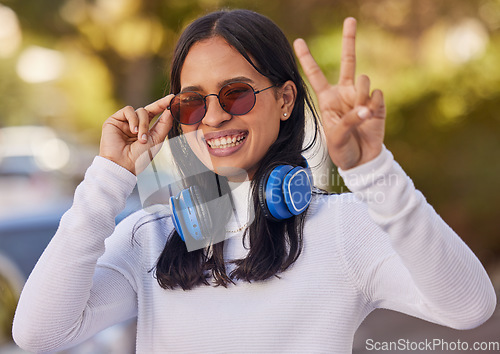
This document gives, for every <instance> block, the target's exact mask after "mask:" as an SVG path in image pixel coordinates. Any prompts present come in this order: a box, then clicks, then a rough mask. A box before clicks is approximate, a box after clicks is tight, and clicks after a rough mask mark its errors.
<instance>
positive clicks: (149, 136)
mask: <svg viewBox="0 0 500 354" xmlns="http://www.w3.org/2000/svg"><path fill="white" fill-rule="evenodd" d="M173 96H174V95H168V96H166V97H163V98H161V99H159V100H158V101H155V102H153V103H151V104H149V105H147V106H146V107H144V108H139V109H137V110H134V109H133V108H132V107H131V106H127V107H124V108H122V109H120V110H119V111H118V112H116V113H115V114H113V115H112V116H111V117H109V118H108V119H107V120H106V121H105V122H104V124H103V126H102V136H101V144H100V147H99V156H102V157H105V158H107V159H109V160H111V161H113V162H115V163H117V164H118V165H120V166H122V167H124V168H126V169H127V170H129V171H130V172H132V173H133V174H135V175H138V174H139V173H141V172H142V171H143V170H144V169H145V168H146V166H147V165H148V164H149V162H150V161H151V159H152V158H153V156H154V155H155V154H156V153H157V152H158V151H159V150H160V148H161V146H162V143H163V141H164V140H165V139H166V137H167V134H168V132H169V131H170V129H171V128H172V115H171V114H170V111H169V110H167V107H168V105H169V104H170V100H171V99H172V97H173ZM158 114H161V116H160V117H159V118H158V120H157V121H156V122H155V123H154V124H153V126H152V127H151V129H150V128H149V124H150V123H151V121H152V120H153V118H154V117H155V116H157V115H158ZM148 150H149V151H148ZM146 152H149V153H146Z"/></svg>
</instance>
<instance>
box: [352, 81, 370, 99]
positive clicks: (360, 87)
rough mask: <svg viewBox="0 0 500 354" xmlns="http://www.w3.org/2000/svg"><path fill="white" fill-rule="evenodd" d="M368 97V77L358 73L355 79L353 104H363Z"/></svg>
mask: <svg viewBox="0 0 500 354" xmlns="http://www.w3.org/2000/svg"><path fill="white" fill-rule="evenodd" d="M369 99H370V78H369V77H368V76H366V75H360V76H359V77H358V79H357V80H356V101H355V104H354V106H365V105H366V104H367V103H368V101H369Z"/></svg>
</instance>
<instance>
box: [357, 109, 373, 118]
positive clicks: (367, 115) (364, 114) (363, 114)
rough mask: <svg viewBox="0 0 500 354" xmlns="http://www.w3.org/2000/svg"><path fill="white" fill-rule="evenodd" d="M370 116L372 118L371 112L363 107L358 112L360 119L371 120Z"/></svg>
mask: <svg viewBox="0 0 500 354" xmlns="http://www.w3.org/2000/svg"><path fill="white" fill-rule="evenodd" d="M370 116H371V113H370V110H369V109H368V108H366V107H363V108H361V109H360V110H359V111H358V117H359V118H361V119H366V118H370Z"/></svg>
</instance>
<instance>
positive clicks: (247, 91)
mask: <svg viewBox="0 0 500 354" xmlns="http://www.w3.org/2000/svg"><path fill="white" fill-rule="evenodd" d="M219 100H220V103H221V105H222V108H224V110H225V111H226V112H228V113H230V114H234V115H243V114H247V113H248V112H250V111H251V110H252V108H253V106H254V105H255V94H254V91H253V88H252V87H251V86H250V85H248V84H245V83H243V82H235V83H231V84H227V85H225V86H224V87H223V88H222V89H221V91H220V93H219Z"/></svg>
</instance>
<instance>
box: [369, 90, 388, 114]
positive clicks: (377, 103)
mask: <svg viewBox="0 0 500 354" xmlns="http://www.w3.org/2000/svg"><path fill="white" fill-rule="evenodd" d="M370 110H371V111H372V112H373V116H374V117H376V118H385V116H386V109H385V101H384V94H383V93H382V91H380V90H373V93H372V97H371V102H370Z"/></svg>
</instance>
